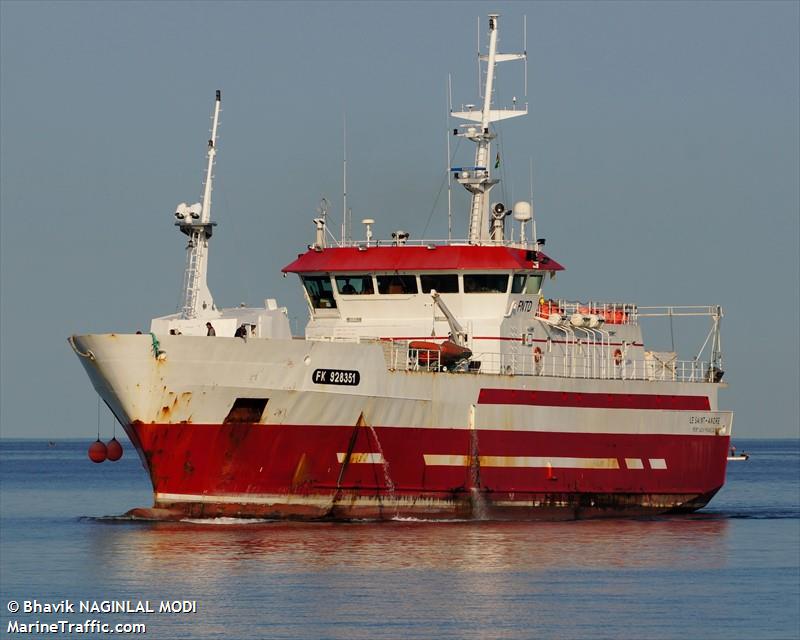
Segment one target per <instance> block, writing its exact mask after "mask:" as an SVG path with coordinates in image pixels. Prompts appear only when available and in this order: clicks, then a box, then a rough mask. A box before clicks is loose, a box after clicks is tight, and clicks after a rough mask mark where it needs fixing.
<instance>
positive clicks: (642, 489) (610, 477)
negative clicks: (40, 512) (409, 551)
mask: <svg viewBox="0 0 800 640" xmlns="http://www.w3.org/2000/svg"><path fill="white" fill-rule="evenodd" d="M130 430H131V431H132V433H131V435H132V436H133V438H134V440H135V441H136V442H138V443H139V444H138V446H139V447H140V448H141V452H142V454H143V456H144V458H145V459H146V460H147V463H148V466H149V469H150V474H151V479H152V482H153V487H154V493H155V506H156V507H157V508H160V509H163V510H165V513H169V514H171V515H172V516H175V515H181V516H191V517H216V516H238V517H274V518H310V519H318V518H332V519H350V518H378V519H388V518H396V517H409V516H410V517H417V518H476V519H486V518H491V519H571V518H588V517H611V516H620V515H643V514H653V513H664V512H670V511H680V510H684V511H693V510H696V509H699V508H701V507H702V506H704V505H705V504H706V503H707V502H708V500H709V499H710V498H711V497H712V496H713V494H714V493H715V492H716V491H717V490H718V489H719V487H721V486H722V484H723V482H724V474H725V464H726V451H727V447H728V438H708V437H703V436H694V437H692V436H653V435H619V434H616V435H611V436H609V435H607V434H585V433H548V432H537V433H519V432H516V433H515V432H493V431H469V430H464V429H461V430H459V429H437V430H432V429H403V428H396V427H375V428H371V427H367V426H365V425H363V424H358V425H356V426H353V427H348V428H345V427H333V426H329V427H319V426H315V427H311V426H302V425H263V424H228V425H175V424H172V425H164V424H141V423H139V424H134V425H131V427H130ZM509 452H513V455H509Z"/></svg>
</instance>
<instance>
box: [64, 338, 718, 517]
mask: <svg viewBox="0 0 800 640" xmlns="http://www.w3.org/2000/svg"><path fill="white" fill-rule="evenodd" d="M74 340H75V347H76V351H78V352H79V353H81V354H83V355H84V357H82V358H81V360H82V362H83V364H84V367H85V368H86V370H87V372H88V373H89V376H90V378H91V379H92V382H93V384H94V386H95V388H96V389H97V391H98V393H99V394H100V395H101V396H102V397H103V399H104V400H105V402H106V403H107V404H108V406H109V407H110V408H111V410H112V411H113V412H114V414H115V415H116V416H117V418H118V419H119V420H120V422H121V423H122V424H123V425H124V427H125V429H126V431H127V433H128V436H129V437H130V439H131V441H132V442H133V444H134V445H135V446H136V448H137V450H138V452H139V455H140V456H141V459H142V462H143V463H144V465H145V467H146V468H147V470H148V472H149V475H150V478H151V481H152V485H153V492H154V507H155V508H156V511H152V510H145V511H139V512H138V513H140V514H142V515H153V514H158V515H161V516H165V515H166V516H169V517H182V516H191V517H198V516H202V517H214V516H222V515H226V516H238V517H269V518H272V517H277V518H312V519H317V518H333V519H349V518H379V519H388V518H395V517H409V516H410V517H417V518H437V519H438V518H478V519H480V518H508V519H543V518H544V519H554V518H557V519H560V518H583V517H603V516H619V515H637V514H656V513H665V512H675V511H693V510H696V509H699V508H701V507H703V506H704V505H705V504H706V503H707V502H708V500H709V499H710V498H711V497H712V496H713V495H714V494H715V493H716V491H718V490H719V488H720V487H721V486H722V485H723V483H724V478H725V468H726V462H727V452H728V448H729V439H730V432H731V426H732V414H731V413H730V412H725V411H718V410H717V398H716V393H717V388H718V387H719V386H720V385H719V384H715V383H702V382H693V383H685V382H671V381H658V382H651V381H642V380H598V379H575V378H555V377H537V376H508V375H485V374H480V375H471V374H463V373H461V374H457V373H444V372H436V373H434V372H427V371H393V370H391V369H389V368H388V367H387V362H386V358H385V356H384V349H382V347H381V345H380V344H378V343H361V344H358V343H335V342H317V341H307V340H270V339H263V340H250V341H243V340H241V339H239V338H215V339H208V338H205V337H192V336H165V337H164V338H162V340H161V344H160V347H161V349H162V350H163V353H164V356H163V357H162V358H161V359H158V358H154V357H153V352H152V349H151V338H150V336H147V335H135V336H134V335H114V334H109V335H87V336H81V337H76V338H75V339H74ZM342 362H347V368H348V369H350V370H354V371H358V372H359V374H360V379H359V381H358V384H357V385H351V386H343V385H337V384H326V383H324V382H323V383H320V382H319V381H317V382H315V381H314V372H315V371H317V370H325V369H335V368H336V367H341V363H342ZM317 377H319V376H317ZM237 399H239V401H241V399H252V402H254V403H255V404H256V406H257V407H261V405H260V404H258V403H260V402H263V401H266V402H263V411H261V412H260V415H259V416H258V417H257V418H256V419H255V420H253V419H252V418H253V416H252V415H248V411H247V410H245V411H244V412H242V411H237V410H235V407H236V406H237Z"/></svg>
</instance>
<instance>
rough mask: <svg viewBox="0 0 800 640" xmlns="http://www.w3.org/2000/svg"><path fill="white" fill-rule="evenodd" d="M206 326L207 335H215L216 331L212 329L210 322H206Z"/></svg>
mask: <svg viewBox="0 0 800 640" xmlns="http://www.w3.org/2000/svg"><path fill="white" fill-rule="evenodd" d="M206 327H207V328H208V332H207V333H206V335H207V336H215V335H217V332H216V331H214V327H213V326H212V325H211V323H210V322H206Z"/></svg>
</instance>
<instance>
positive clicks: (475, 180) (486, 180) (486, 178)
mask: <svg viewBox="0 0 800 640" xmlns="http://www.w3.org/2000/svg"><path fill="white" fill-rule="evenodd" d="M499 17H500V16H499V14H496V13H491V14H489V51H488V53H487V54H486V55H479V56H478V57H479V59H480V60H481V61H485V62H486V85H485V87H484V92H483V107H482V109H481V110H480V111H475V110H474V109H473V108H471V107H472V105H467V108H468V110H467V111H453V112H451V115H452V116H454V117H456V118H461V119H462V120H469V121H471V122H474V123H477V124H478V125H479V127H476V126H474V125H461V127H462V128H464V129H465V131H462V132H459V131H458V129H456V131H455V135H458V136H461V137H465V138H467V139H468V140H471V141H472V142H474V143H475V144H476V145H477V148H476V150H475V164H474V166H472V167H457V168H453V172H454V174H455V178H456V180H457V181H458V182H459V183H460V184H462V185H463V186H464V188H465V189H466V190H467V191H469V192H470V193H471V194H472V201H471V205H470V218H469V242H470V244H483V243H485V242H488V241H491V240H493V239H494V240H497V239H498V238H497V237H495V236H494V234H492V235H491V236H490V231H489V197H488V196H489V191H491V189H492V187H493V186H494V185H496V184H497V183H498V182H500V180H499V179H497V178H492V176H491V172H490V169H489V164H490V158H491V141H492V140H493V139H494V138H496V137H497V135H496V134H495V133H493V132H492V131H491V130H490V129H489V125H490V124H491V123H492V122H498V121H500V120H505V119H507V118H515V117H517V116H524V115H526V114H527V113H528V105H527V104H526V105H525V107H524V108H522V109H516V108H515V109H492V102H493V93H494V74H495V65H496V64H497V63H498V62H507V61H509V60H525V59H527V52H523V53H497V36H498V27H499ZM505 213H506V212H505V210H501V211H498V212H496V214H497V215H498V216H500V219H501V220H502V217H503V216H504V215H505Z"/></svg>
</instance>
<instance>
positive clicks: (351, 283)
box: [336, 275, 375, 296]
mask: <svg viewBox="0 0 800 640" xmlns="http://www.w3.org/2000/svg"><path fill="white" fill-rule="evenodd" d="M336 289H337V291H338V292H339V293H340V294H342V295H343V296H367V295H372V294H373V293H375V288H374V287H373V286H372V276H371V275H353V276H336Z"/></svg>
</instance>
